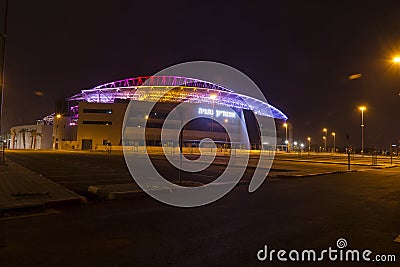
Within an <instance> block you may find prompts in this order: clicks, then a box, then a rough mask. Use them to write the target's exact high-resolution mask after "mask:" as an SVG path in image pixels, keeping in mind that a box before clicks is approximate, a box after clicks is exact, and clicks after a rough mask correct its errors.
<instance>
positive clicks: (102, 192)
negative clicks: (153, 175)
mask: <svg viewBox="0 0 400 267" xmlns="http://www.w3.org/2000/svg"><path fill="white" fill-rule="evenodd" d="M183 182H184V183H186V184H188V185H194V184H196V185H197V186H201V185H204V184H202V183H199V182H194V181H183ZM248 183H249V181H239V182H238V183H237V184H236V186H240V185H243V184H248ZM125 185H126V187H128V188H129V187H132V184H125ZM218 185H220V184H216V186H218ZM118 186H124V184H119V185H118ZM154 190H156V189H154ZM88 191H89V192H90V193H92V194H95V195H97V196H98V197H101V198H103V199H105V200H113V199H127V198H133V197H141V196H147V193H146V192H145V191H143V190H142V189H141V188H140V187H138V188H137V189H134V190H126V191H117V190H115V191H113V190H110V191H109V190H107V186H104V185H91V186H89V188H88ZM157 191H163V192H165V193H168V192H171V191H170V189H159V190H157Z"/></svg>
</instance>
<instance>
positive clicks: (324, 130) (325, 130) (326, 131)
mask: <svg viewBox="0 0 400 267" xmlns="http://www.w3.org/2000/svg"><path fill="white" fill-rule="evenodd" d="M322 131H323V132H324V133H325V136H324V137H323V139H324V152H325V153H326V138H327V137H328V129H326V128H324V129H322Z"/></svg>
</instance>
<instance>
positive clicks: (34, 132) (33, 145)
mask: <svg viewBox="0 0 400 267" xmlns="http://www.w3.org/2000/svg"><path fill="white" fill-rule="evenodd" d="M30 133H31V148H33V149H36V143H37V137H38V136H42V133H38V132H37V129H32V130H31V131H30Z"/></svg>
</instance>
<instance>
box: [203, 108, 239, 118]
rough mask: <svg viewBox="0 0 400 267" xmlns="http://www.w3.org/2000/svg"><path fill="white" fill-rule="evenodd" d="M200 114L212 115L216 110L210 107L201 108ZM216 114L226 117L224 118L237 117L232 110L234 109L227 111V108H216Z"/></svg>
mask: <svg viewBox="0 0 400 267" xmlns="http://www.w3.org/2000/svg"><path fill="white" fill-rule="evenodd" d="M197 113H198V114H200V115H210V116H214V110H213V109H210V108H199V110H198V112H197ZM215 114H216V117H217V118H219V117H224V118H235V117H236V113H235V112H232V111H225V110H219V109H217V110H215Z"/></svg>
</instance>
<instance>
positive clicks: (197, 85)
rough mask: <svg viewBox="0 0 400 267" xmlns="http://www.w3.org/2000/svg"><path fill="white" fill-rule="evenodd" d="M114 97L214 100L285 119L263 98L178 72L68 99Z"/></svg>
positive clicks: (103, 100) (99, 100)
mask: <svg viewBox="0 0 400 267" xmlns="http://www.w3.org/2000/svg"><path fill="white" fill-rule="evenodd" d="M166 89H167V91H166ZM213 94H214V95H216V96H217V97H216V98H215V99H214V100H212V99H211V98H210V95H213ZM160 97H161V98H160ZM116 99H128V100H137V101H161V102H163V101H164V102H188V103H206V104H212V103H213V102H214V104H215V105H222V106H229V107H231V108H238V109H248V110H251V111H253V112H254V114H256V115H260V116H266V117H273V118H275V119H280V120H285V121H286V120H287V116H286V115H285V114H283V112H282V111H280V110H279V109H277V108H275V107H274V106H272V105H270V104H268V103H266V102H264V101H261V100H258V99H256V98H253V97H250V96H246V95H242V94H238V93H235V92H234V91H233V90H231V89H229V88H226V87H224V86H221V85H218V84H215V83H211V82H207V81H202V80H199V79H194V78H187V77H178V76H143V77H136V78H129V79H125V80H119V81H114V82H109V83H105V84H102V85H99V86H96V87H94V88H92V89H85V90H81V93H79V94H76V95H74V96H72V97H70V98H68V99H67V100H68V101H86V102H94V103H114V101H115V100H116Z"/></svg>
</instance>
